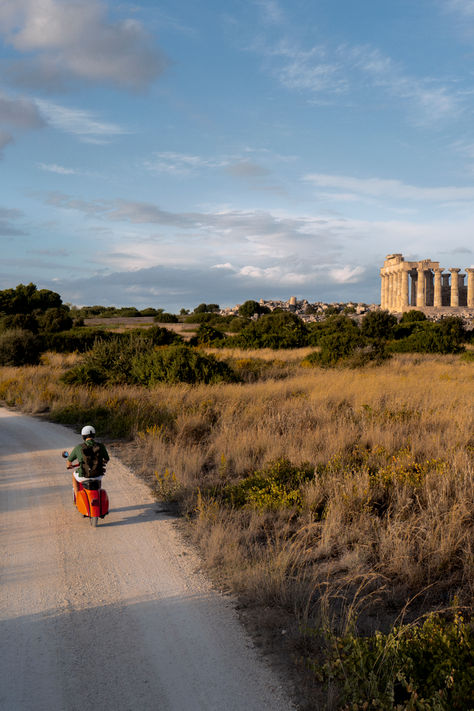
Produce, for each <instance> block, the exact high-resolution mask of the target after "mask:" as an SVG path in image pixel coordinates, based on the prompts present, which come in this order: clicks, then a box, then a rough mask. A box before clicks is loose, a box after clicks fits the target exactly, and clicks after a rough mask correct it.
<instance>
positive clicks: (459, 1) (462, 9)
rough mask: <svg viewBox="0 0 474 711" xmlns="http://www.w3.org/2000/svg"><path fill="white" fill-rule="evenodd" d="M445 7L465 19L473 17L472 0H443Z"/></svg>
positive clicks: (473, 3) (473, 4)
mask: <svg viewBox="0 0 474 711" xmlns="http://www.w3.org/2000/svg"><path fill="white" fill-rule="evenodd" d="M444 4H445V7H446V8H447V9H448V10H451V11H452V12H458V13H460V14H461V15H464V16H466V17H474V0H444Z"/></svg>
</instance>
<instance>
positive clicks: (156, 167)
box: [144, 151, 228, 175]
mask: <svg viewBox="0 0 474 711" xmlns="http://www.w3.org/2000/svg"><path fill="white" fill-rule="evenodd" d="M227 164H228V159H227V158H203V157H202V156H196V155H187V154H186V153H174V152H172V151H163V152H161V153H160V152H157V153H153V154H152V157H151V159H150V160H147V161H145V162H144V166H145V168H147V169H148V170H151V171H152V172H154V173H169V174H170V175H189V174H190V173H192V172H193V171H195V170H198V169H200V168H222V167H224V166H225V165H227Z"/></svg>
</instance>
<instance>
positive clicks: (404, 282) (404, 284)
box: [400, 269, 408, 311]
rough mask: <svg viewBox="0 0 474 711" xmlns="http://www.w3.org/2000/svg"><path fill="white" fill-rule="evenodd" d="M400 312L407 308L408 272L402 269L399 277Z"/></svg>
mask: <svg viewBox="0 0 474 711" xmlns="http://www.w3.org/2000/svg"><path fill="white" fill-rule="evenodd" d="M400 278H401V287H400V311H405V309H407V308H408V272H407V271H406V270H405V269H404V270H403V271H402V273H401V275H400Z"/></svg>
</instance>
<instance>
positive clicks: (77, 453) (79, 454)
mask: <svg viewBox="0 0 474 711" xmlns="http://www.w3.org/2000/svg"><path fill="white" fill-rule="evenodd" d="M83 444H85V445H87V447H92V445H93V444H98V445H99V447H100V451H101V454H102V457H103V459H104V462H108V461H109V459H110V457H109V453H108V452H107V448H106V446H105V444H102V442H96V441H95V440H94V439H86V441H85V442H84V443H81V444H78V445H77V446H76V447H74V449H73V450H72V452H71V454H70V455H69V457H68V458H67V460H68V462H75V461H76V459H77V461H78V462H79V465H80V466H79V476H82V475H83V473H82V462H83V461H84V457H83V451H82V445H83Z"/></svg>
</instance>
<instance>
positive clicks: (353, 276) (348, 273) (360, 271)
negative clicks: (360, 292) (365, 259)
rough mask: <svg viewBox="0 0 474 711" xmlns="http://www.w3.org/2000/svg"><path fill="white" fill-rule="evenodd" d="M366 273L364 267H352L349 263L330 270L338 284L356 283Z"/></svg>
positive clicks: (332, 277)
mask: <svg viewBox="0 0 474 711" xmlns="http://www.w3.org/2000/svg"><path fill="white" fill-rule="evenodd" d="M364 273H365V269H364V268H363V267H350V266H348V265H346V266H344V267H342V268H340V269H331V271H330V272H329V274H330V276H331V279H332V280H333V281H335V282H336V283H337V284H356V283H357V282H359V281H360V280H361V278H362V276H363V275H364Z"/></svg>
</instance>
